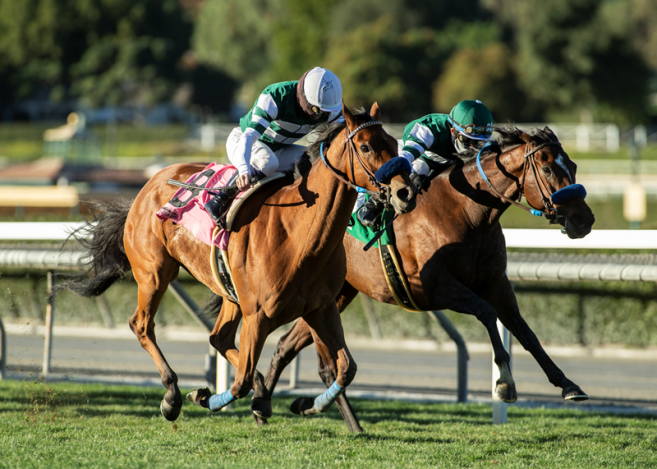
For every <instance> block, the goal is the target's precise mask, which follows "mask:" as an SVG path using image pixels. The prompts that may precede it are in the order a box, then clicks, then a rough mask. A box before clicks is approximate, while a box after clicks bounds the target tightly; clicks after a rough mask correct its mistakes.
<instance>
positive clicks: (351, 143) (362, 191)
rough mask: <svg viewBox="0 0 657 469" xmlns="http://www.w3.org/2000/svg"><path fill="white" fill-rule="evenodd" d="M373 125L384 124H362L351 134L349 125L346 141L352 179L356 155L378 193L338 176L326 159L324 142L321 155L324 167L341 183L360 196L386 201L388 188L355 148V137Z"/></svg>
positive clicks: (321, 146)
mask: <svg viewBox="0 0 657 469" xmlns="http://www.w3.org/2000/svg"><path fill="white" fill-rule="evenodd" d="M372 125H383V122H381V121H369V122H365V123H364V124H361V125H359V126H358V127H356V129H355V130H354V131H352V132H349V125H348V124H347V132H349V133H348V134H347V136H346V139H345V140H346V143H347V152H348V155H349V168H350V169H351V175H352V177H354V156H353V155H354V154H355V155H356V159H357V161H358V164H359V165H360V167H361V168H362V169H363V171H365V174H367V177H368V178H369V180H370V182H371V183H372V185H373V186H374V187H376V188H377V189H378V192H376V191H373V190H370V189H366V188H364V187H361V186H359V185H357V184H355V183H353V182H351V181H350V180H349V179H345V178H343V177H342V176H340V174H338V172H337V171H336V169H335V168H333V166H331V163H329V161H328V159H327V158H326V155H325V154H324V142H322V143H321V144H320V146H319V154H320V156H321V158H322V163H324V166H326V168H327V169H328V170H329V171H331V173H333V175H334V176H335V177H336V178H338V179H339V180H340V181H341V182H343V183H344V184H346V185H347V186H349V187H351V188H352V189H355V190H356V192H358V193H360V194H369V195H371V196H378V197H381V196H383V198H384V199H388V198H389V194H388V191H387V190H386V188H385V187H384V186H382V185H381V184H379V182H378V181H377V180H376V178H375V177H374V173H373V172H372V171H371V170H370V169H368V168H367V167H366V166H365V164H364V163H363V160H362V159H361V157H360V154H359V153H358V150H356V148H355V145H354V141H353V138H354V136H355V135H356V134H357V133H358V132H360V131H361V130H363V129H365V128H367V127H370V126H372ZM347 177H348V176H347Z"/></svg>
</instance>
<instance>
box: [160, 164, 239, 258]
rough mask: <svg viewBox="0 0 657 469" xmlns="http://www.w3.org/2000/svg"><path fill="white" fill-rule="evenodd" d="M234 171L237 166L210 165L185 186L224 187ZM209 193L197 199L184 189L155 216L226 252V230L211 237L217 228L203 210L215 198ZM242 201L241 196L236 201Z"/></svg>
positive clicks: (200, 194) (202, 194) (199, 195)
mask: <svg viewBox="0 0 657 469" xmlns="http://www.w3.org/2000/svg"><path fill="white" fill-rule="evenodd" d="M235 171H236V168H235V166H232V165H229V164H217V163H211V164H209V165H208V166H207V167H206V168H205V169H204V170H203V171H201V172H199V173H196V174H194V175H193V176H191V177H190V178H189V179H188V180H187V181H185V182H186V183H187V184H194V185H195V186H202V187H208V188H209V187H223V186H225V185H226V184H227V183H228V181H229V180H230V178H231V176H232V175H233V174H234V173H235ZM208 192H209V191H205V190H202V191H199V193H198V195H196V196H194V193H193V192H192V191H191V190H189V189H185V188H184V187H181V188H180V189H179V190H178V191H176V193H175V194H174V196H173V197H172V198H171V200H170V201H169V202H167V203H166V205H165V206H164V207H162V208H161V209H160V210H159V211H158V212H157V213H156V216H157V218H159V219H160V220H162V221H163V222H164V221H166V220H171V221H173V222H175V223H177V224H179V225H181V226H184V227H185V228H187V229H188V230H189V231H190V232H191V233H192V234H193V235H194V237H195V238H196V239H198V240H199V241H203V242H204V243H205V244H207V245H208V246H212V245H213V244H214V245H215V246H217V247H218V248H220V249H222V250H224V251H225V250H226V249H227V248H228V238H229V233H228V231H226V230H223V229H220V230H219V232H218V233H217V235H216V236H214V237H213V236H212V232H213V231H214V228H215V227H216V226H217V225H216V224H215V223H214V220H212V218H211V217H210V214H208V212H206V211H205V208H204V206H205V204H206V203H207V202H209V201H210V199H212V198H213V197H214V195H212V194H209V193H208ZM240 194H242V193H240ZM239 197H240V196H239V195H238V197H236V198H235V200H237V199H239ZM233 202H234V201H233Z"/></svg>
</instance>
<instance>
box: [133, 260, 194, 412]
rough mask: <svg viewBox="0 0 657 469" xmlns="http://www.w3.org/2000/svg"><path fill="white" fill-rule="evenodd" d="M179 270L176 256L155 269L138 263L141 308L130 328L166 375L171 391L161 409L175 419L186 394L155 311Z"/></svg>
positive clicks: (139, 305) (138, 302) (165, 380)
mask: <svg viewBox="0 0 657 469" xmlns="http://www.w3.org/2000/svg"><path fill="white" fill-rule="evenodd" d="M177 270H178V266H177V264H175V263H174V261H173V260H172V259H168V260H165V261H164V262H162V263H160V264H159V265H158V268H153V269H152V270H150V269H147V268H144V267H143V266H141V265H140V266H138V267H137V268H135V267H134V264H133V274H134V277H135V280H136V281H137V285H138V300H137V310H136V311H135V313H134V314H133V315H132V317H131V318H130V329H132V332H133V333H134V334H135V335H136V336H137V339H139V343H140V344H141V346H142V347H143V348H144V350H146V351H147V352H148V353H149V354H150V356H151V358H152V359H153V361H154V362H155V365H156V366H157V369H158V370H159V372H160V376H161V377H162V384H163V385H164V386H165V387H166V388H167V393H166V394H165V395H164V399H162V403H161V404H160V410H161V411H162V415H163V416H164V418H166V419H167V420H169V421H174V420H176V419H177V418H178V416H179V415H180V410H181V409H182V397H181V395H180V389H178V376H176V373H174V371H173V370H172V369H171V367H170V366H169V364H168V363H167V361H166V359H165V358H164V355H163V354H162V351H161V350H160V348H159V347H158V346H157V342H156V340H155V330H154V329H155V322H154V319H155V313H157V308H158V307H159V305H160V301H161V300H162V297H163V296H164V292H165V291H166V289H167V287H168V285H169V283H170V282H171V281H172V280H173V279H174V278H175V276H176V273H177Z"/></svg>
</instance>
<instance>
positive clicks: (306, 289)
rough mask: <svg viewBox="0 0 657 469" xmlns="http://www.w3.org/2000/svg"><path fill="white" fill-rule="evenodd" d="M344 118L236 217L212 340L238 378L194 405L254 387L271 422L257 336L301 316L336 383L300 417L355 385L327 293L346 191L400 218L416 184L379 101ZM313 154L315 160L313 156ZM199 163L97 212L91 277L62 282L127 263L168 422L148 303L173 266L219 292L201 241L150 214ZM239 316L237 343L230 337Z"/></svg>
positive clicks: (97, 275) (114, 272) (170, 382)
mask: <svg viewBox="0 0 657 469" xmlns="http://www.w3.org/2000/svg"><path fill="white" fill-rule="evenodd" d="M343 113H344V117H345V122H344V123H341V124H333V125H331V126H329V127H328V129H327V130H326V131H325V132H324V133H323V134H322V135H321V136H320V137H319V138H318V140H317V142H316V143H315V144H313V145H312V146H311V147H309V149H308V151H307V152H306V158H305V159H302V162H301V163H300V164H299V165H297V168H296V169H295V173H296V179H295V177H294V176H295V175H293V174H289V175H288V177H286V178H281V179H279V180H277V181H274V182H271V183H269V184H267V185H265V186H264V187H263V188H262V189H261V190H260V191H258V192H256V193H255V194H254V195H253V196H252V198H250V199H249V200H247V201H246V202H245V204H244V206H243V207H242V208H241V210H240V211H239V212H238V214H237V216H236V218H235V220H234V222H233V227H232V231H231V234H230V243H229V245H228V257H229V264H230V271H231V272H232V275H233V282H234V285H235V287H236V291H237V294H238V298H239V305H238V304H236V303H234V302H233V301H231V300H230V299H229V298H224V299H223V304H222V308H221V312H220V314H219V317H218V318H217V323H216V325H215V327H214V330H213V331H212V333H211V336H210V342H211V344H212V345H213V346H214V347H215V348H217V350H218V351H219V352H220V353H221V354H222V355H223V356H224V357H225V358H226V359H227V360H228V361H229V362H230V363H231V364H232V365H233V366H234V367H235V368H236V369H237V372H236V376H235V381H234V383H233V385H232V387H231V389H229V390H228V391H226V392H225V393H223V394H218V395H214V396H211V395H210V394H209V390H207V389H206V390H195V391H193V392H192V393H190V394H189V395H188V399H190V400H192V401H193V402H194V403H196V404H199V405H201V406H203V407H207V408H209V409H211V410H219V409H220V408H221V407H223V406H225V405H227V404H228V403H229V402H232V401H233V400H235V399H239V398H241V397H244V396H246V395H247V393H248V392H249V391H250V390H251V388H253V389H254V390H255V394H254V397H253V401H252V410H253V412H254V413H255V414H256V415H258V416H262V417H270V416H271V415H272V413H271V400H270V397H269V396H270V395H269V393H268V392H267V389H266V387H265V386H264V378H263V377H262V375H261V374H260V373H259V372H258V371H257V370H256V363H257V362H258V358H259V356H260V353H261V351H262V347H263V345H264V342H265V339H266V337H267V336H268V335H269V334H270V333H271V332H272V331H273V330H275V329H276V328H278V327H279V326H281V325H283V324H286V323H289V322H291V321H293V320H295V319H297V318H300V317H304V318H305V320H306V324H307V325H308V327H309V328H310V331H311V333H312V334H313V335H314V338H315V341H316V343H318V344H319V343H321V344H323V347H322V353H323V354H324V355H322V359H323V360H324V361H325V362H326V363H329V364H330V365H331V366H332V367H333V369H334V370H335V374H336V376H337V378H336V380H335V383H333V384H332V386H331V388H330V389H329V390H328V391H327V392H326V393H324V394H322V395H320V396H318V398H317V399H316V400H315V401H314V402H313V403H311V404H310V405H309V406H304V403H303V402H302V403H300V404H299V405H298V406H296V407H295V408H294V411H295V412H296V413H297V414H301V415H311V414H314V413H317V412H324V411H326V410H327V409H328V407H329V406H330V405H331V404H332V402H333V401H334V400H335V398H336V397H337V396H338V395H340V393H341V392H342V391H343V390H344V388H345V387H346V386H348V385H349V383H350V382H351V381H352V379H353V377H354V375H355V373H356V364H355V362H354V360H353V358H352V357H351V354H350V353H349V350H348V348H347V346H346V344H345V340H344V333H343V330H342V324H341V321H340V314H339V312H338V309H337V307H336V304H335V297H336V296H337V295H338V293H339V291H340V288H342V284H343V282H344V277H345V275H346V258H345V257H346V256H345V251H344V247H343V245H342V237H343V233H344V232H345V230H346V229H347V225H348V223H349V220H350V218H351V212H352V209H353V206H354V204H355V202H356V197H357V191H356V190H355V189H356V188H357V186H360V189H359V190H365V191H369V192H373V191H374V190H375V189H378V190H379V192H380V193H386V194H387V195H388V197H389V199H390V202H391V203H392V206H393V207H394V208H395V211H396V212H397V213H398V214H401V213H405V212H408V211H410V210H412V209H413V208H414V207H415V195H416V189H415V186H414V185H413V184H412V183H411V181H410V179H409V173H410V169H411V168H410V165H408V164H407V162H406V161H405V160H403V159H401V158H395V157H396V156H397V142H396V140H395V139H394V138H393V137H391V136H390V135H388V134H387V133H386V132H385V131H384V130H383V127H382V125H381V122H380V121H379V120H378V119H379V115H380V111H379V107H378V105H377V104H376V103H374V105H373V106H372V108H371V111H370V113H369V114H368V113H367V112H365V111H361V112H357V113H355V114H352V113H351V112H350V111H349V110H348V109H347V108H346V107H344V106H343ZM326 148H328V149H326ZM320 159H321V160H322V162H323V163H324V164H321V163H318V160H320ZM391 159H392V160H394V161H391ZM354 160H356V162H357V163H359V164H356V165H355V164H354ZM400 161H401V162H403V163H406V165H407V166H408V168H407V169H403V167H401V169H399V168H397V169H395V168H393V171H388V173H387V180H386V181H383V182H382V183H381V184H380V183H379V182H377V180H381V177H380V176H379V173H380V172H381V171H382V170H383V169H384V168H385V167H386V164H388V165H390V163H399V162H400ZM388 162H390V163H388ZM392 166H394V164H393V165H392ZM398 166H399V165H398ZM390 167H391V166H389V168H390ZM204 168H205V164H176V165H173V166H170V167H168V168H165V169H164V170H162V171H160V172H159V173H157V174H156V175H155V176H153V178H152V179H150V180H149V181H148V182H147V183H146V185H145V186H144V187H143V189H142V190H141V191H140V192H139V194H138V195H137V197H136V199H135V200H134V202H132V204H131V205H130V204H128V203H124V204H120V203H118V204H113V205H110V206H107V207H105V208H106V212H105V213H104V214H103V213H101V214H100V215H99V222H98V224H97V225H95V227H94V226H93V225H90V226H88V227H87V230H90V231H91V233H90V234H91V235H92V236H91V241H89V242H88V246H89V248H90V251H91V254H92V255H93V258H92V259H93V260H92V261H91V262H92V263H91V266H90V270H91V271H92V273H93V274H94V275H93V277H92V278H88V277H87V278H84V277H82V278H78V279H74V280H71V281H69V282H66V283H64V284H62V286H61V288H69V289H71V290H73V291H74V292H76V293H79V294H82V295H85V296H91V295H98V294H100V293H102V292H103V291H104V290H106V289H107V288H108V287H109V286H110V285H111V284H112V283H113V282H114V281H115V280H117V279H118V278H120V277H121V276H122V275H123V274H124V273H125V272H127V271H129V270H132V273H133V276H134V278H135V280H136V281H137V285H138V300H137V301H138V306H137V309H136V311H135V313H134V314H133V315H132V317H131V318H130V328H131V329H132V331H133V332H134V333H135V335H136V336H137V338H138V339H139V342H140V343H141V346H142V347H143V348H144V349H145V350H146V351H147V352H148V353H149V354H150V355H151V357H152V359H153V361H154V362H155V365H156V366H157V368H158V370H159V372H160V375H161V377H162V384H163V385H164V386H165V387H166V389H167V392H166V394H165V395H164V398H163V400H162V403H161V405H160V410H161V412H162V415H163V416H164V417H165V418H166V419H167V420H170V421H173V420H175V419H176V418H177V417H178V416H179V415H180V412H181V408H182V403H183V400H182V396H181V393H180V390H179V388H178V378H177V376H176V373H175V372H174V371H173V370H172V369H171V367H170V366H169V364H168V363H167V361H166V359H165V357H164V355H163V353H162V351H161V350H160V349H159V347H158V346H157V342H156V339H155V332H154V318H155V314H156V312H157V308H158V306H159V304H160V301H161V299H162V296H163V295H164V293H165V291H166V290H167V286H168V285H169V283H170V282H172V281H173V280H175V279H176V277H177V275H178V271H179V269H180V267H183V268H184V269H186V270H187V271H189V273H190V274H192V275H193V276H194V277H195V278H196V279H197V280H199V281H200V282H202V283H204V284H205V285H206V286H207V287H208V288H210V289H211V290H212V291H213V292H214V293H216V294H218V295H221V294H223V293H222V290H221V289H220V288H219V286H218V284H217V283H216V282H215V279H214V277H213V275H212V269H211V265H210V246H208V245H206V244H204V243H202V242H200V241H198V240H197V239H196V238H194V236H193V235H192V234H191V233H190V232H189V231H188V230H187V229H185V228H183V227H181V226H180V225H177V224H175V223H173V222H171V221H170V220H168V221H166V222H164V223H163V222H161V221H160V220H159V219H158V218H157V217H156V216H155V213H156V212H157V211H158V210H159V209H160V207H162V206H163V205H164V204H166V203H167V201H169V200H170V199H171V197H172V196H173V194H174V193H175V191H176V190H177V189H178V188H177V187H174V186H172V185H169V184H167V181H168V180H169V179H176V180H180V181H186V180H187V179H188V178H189V177H191V176H192V175H193V174H195V173H198V172H200V171H202V170H203V169H204ZM384 186H385V187H384ZM128 207H129V211H128ZM242 316H243V319H244V321H243V327H242V331H241V335H240V349H239V350H238V349H237V347H236V346H235V335H236V332H237V327H238V325H239V323H240V320H241V319H242Z"/></svg>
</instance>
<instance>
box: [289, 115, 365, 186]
mask: <svg viewBox="0 0 657 469" xmlns="http://www.w3.org/2000/svg"><path fill="white" fill-rule="evenodd" d="M352 115H353V116H354V118H355V120H356V123H357V124H359V125H360V124H364V123H365V122H369V121H371V120H372V117H371V116H370V115H369V113H368V112H367V111H366V110H365V108H362V107H359V108H356V109H354V111H353V112H352ZM346 126H347V124H346V122H339V123H333V124H327V123H325V124H320V125H319V126H317V129H315V130H314V131H313V133H317V134H319V135H318V136H317V140H315V142H314V143H312V144H311V145H309V146H308V149H307V150H306V151H305V153H304V154H303V156H302V157H301V159H300V160H299V161H298V162H297V163H296V164H295V165H294V179H295V180H296V179H299V178H300V177H302V176H305V175H306V174H308V172H309V171H310V168H311V167H312V165H313V163H315V161H317V160H318V159H319V158H320V156H321V155H320V146H321V144H322V143H324V147H325V149H324V151H326V150H327V149H328V147H329V146H330V144H331V142H332V141H333V139H334V138H335V137H337V136H338V134H339V133H340V132H342V131H343V130H344V128H345V127H346Z"/></svg>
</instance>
